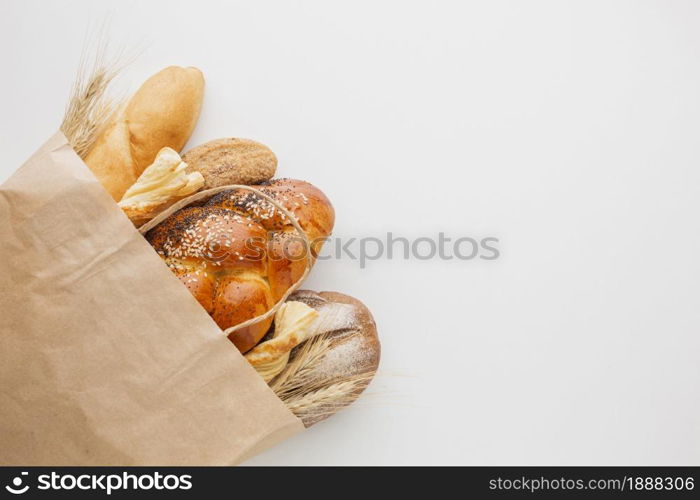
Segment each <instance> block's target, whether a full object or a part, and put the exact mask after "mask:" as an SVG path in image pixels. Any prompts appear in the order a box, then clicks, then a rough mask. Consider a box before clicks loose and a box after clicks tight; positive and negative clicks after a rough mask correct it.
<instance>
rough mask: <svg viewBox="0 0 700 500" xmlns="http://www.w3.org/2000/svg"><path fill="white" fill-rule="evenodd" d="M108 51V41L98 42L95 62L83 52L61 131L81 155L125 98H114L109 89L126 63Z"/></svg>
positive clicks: (85, 151)
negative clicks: (108, 53) (110, 55)
mask: <svg viewBox="0 0 700 500" xmlns="http://www.w3.org/2000/svg"><path fill="white" fill-rule="evenodd" d="M106 54H107V44H106V42H104V41H101V42H99V43H98V44H97V47H96V49H95V54H94V56H93V59H92V61H90V60H89V57H88V56H87V55H86V53H85V52H84V53H83V56H82V57H81V60H80V65H79V68H78V75H77V77H76V79H75V82H74V83H73V88H72V90H71V95H70V99H69V101H68V105H67V106H66V112H65V115H64V117H63V122H62V123H61V132H63V134H64V135H65V136H66V138H67V139H68V142H69V143H70V145H71V146H72V147H73V149H74V150H75V152H76V153H78V155H79V156H80V157H81V158H84V157H85V155H86V154H87V153H88V151H90V147H91V146H92V144H93V143H94V142H95V139H96V138H97V136H98V134H99V133H100V132H101V131H102V129H103V128H104V126H105V125H106V123H107V121H108V120H109V118H110V117H111V116H112V114H113V113H115V112H116V111H117V110H118V109H119V108H120V106H121V105H122V104H123V101H124V99H123V98H122V99H113V98H111V97H110V96H109V95H108V89H109V86H110V84H111V83H112V81H113V80H114V78H115V77H116V76H117V74H118V73H119V71H120V70H121V68H122V67H123V65H124V64H125V63H120V62H119V59H118V58H117V59H109V58H108V57H107V55H106Z"/></svg>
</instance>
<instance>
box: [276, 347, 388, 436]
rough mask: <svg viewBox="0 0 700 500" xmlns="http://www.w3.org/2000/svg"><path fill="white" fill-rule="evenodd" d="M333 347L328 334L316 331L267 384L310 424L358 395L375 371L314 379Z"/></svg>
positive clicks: (290, 408)
mask: <svg viewBox="0 0 700 500" xmlns="http://www.w3.org/2000/svg"><path fill="white" fill-rule="evenodd" d="M331 347H332V340H331V338H330V336H329V335H319V336H316V337H313V338H311V339H309V340H307V341H306V342H305V343H303V344H302V345H301V346H299V347H298V348H297V352H296V353H295V355H294V357H293V359H292V361H290V363H289V364H288V365H287V367H286V368H285V370H284V371H283V372H282V373H281V374H280V375H278V376H277V377H276V378H275V379H273V380H272V381H271V382H270V384H269V385H270V388H271V389H272V390H273V391H274V392H275V394H277V397H279V398H280V399H281V400H282V401H283V402H284V404H285V405H286V406H287V408H289V410H290V411H291V412H292V413H294V414H295V415H296V416H297V417H299V418H301V419H302V421H304V423H305V424H307V425H311V424H312V423H314V422H316V421H318V420H319V419H320V418H322V417H326V416H330V415H332V414H333V413H336V412H337V411H338V410H339V409H341V408H343V407H344V406H347V405H349V404H350V403H352V402H354V401H355V399H357V396H358V394H359V393H360V392H361V391H362V390H363V389H364V388H365V387H367V385H368V384H369V383H370V381H371V380H372V377H374V372H373V371H372V372H367V373H361V374H358V375H354V376H351V377H348V378H338V379H334V380H322V381H318V380H314V378H315V377H314V372H315V370H316V369H317V368H318V366H319V364H320V363H321V361H322V360H323V358H324V357H325V355H326V354H327V353H328V351H329V350H330V349H331Z"/></svg>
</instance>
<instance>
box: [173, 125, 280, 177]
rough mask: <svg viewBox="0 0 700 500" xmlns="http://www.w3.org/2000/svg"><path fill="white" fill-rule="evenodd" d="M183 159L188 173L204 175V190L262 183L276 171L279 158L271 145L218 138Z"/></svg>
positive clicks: (185, 155)
mask: <svg viewBox="0 0 700 500" xmlns="http://www.w3.org/2000/svg"><path fill="white" fill-rule="evenodd" d="M182 159H183V160H184V161H185V163H187V165H188V170H187V171H188V172H199V173H201V174H202V175H203V176H204V181H205V185H204V188H205V189H209V188H214V187H219V186H227V185H230V184H260V183H261V182H264V181H267V180H270V179H272V177H273V176H274V175H275V171H276V170H277V157H276V156H275V154H274V153H273V152H272V151H271V150H270V148H268V147H267V146H265V145H264V144H260V143H259V142H255V141H252V140H250V139H236V138H225V139H215V140H213V141H209V142H206V143H204V144H201V145H199V146H196V147H195V148H192V149H190V150H189V151H187V152H186V153H185V154H184V156H183V157H182Z"/></svg>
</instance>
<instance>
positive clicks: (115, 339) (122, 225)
mask: <svg viewBox="0 0 700 500" xmlns="http://www.w3.org/2000/svg"><path fill="white" fill-rule="evenodd" d="M0 290H1V292H2V293H1V295H0V318H1V319H0V464H2V465H228V464H234V463H238V462H240V461H241V460H243V459H245V458H247V457H250V456H251V455H253V454H255V453H257V452H259V451H261V450H263V449H265V448H267V447H270V446H272V445H274V444H275V443H277V442H279V441H281V440H283V439H285V438H287V437H288V436H290V435H292V434H295V433H296V432H299V431H300V430H302V429H303V425H302V423H301V421H300V420H299V419H297V418H296V417H295V416H294V415H293V414H292V413H291V412H290V411H289V410H287V408H286V407H285V406H284V404H283V403H282V402H281V401H280V400H279V399H278V398H277V397H276V396H275V394H274V393H273V392H272V391H271V390H270V389H269V388H268V387H267V385H266V384H265V383H264V382H263V380H262V379H261V378H260V377H259V376H258V374H257V373H256V372H255V370H254V369H253V368H251V367H250V366H249V364H248V363H247V362H246V361H245V359H244V358H243V356H241V354H240V353H239V352H238V350H237V349H236V348H235V347H234V346H233V345H232V344H231V343H230V342H229V341H228V339H226V337H225V336H224V335H222V332H221V330H220V329H219V328H218V327H217V325H216V324H215V323H214V322H213V321H212V319H211V318H210V317H209V315H208V314H207V313H206V312H205V311H204V309H203V308H201V307H200V306H199V304H198V303H197V302H196V300H195V299H194V298H193V297H192V296H191V295H190V293H189V292H188V291H187V289H186V288H185V287H183V286H182V284H181V283H180V282H179V281H178V280H177V279H176V278H175V277H174V276H173V275H172V274H171V272H170V270H169V269H168V268H167V267H166V266H165V264H164V263H163V262H162V260H161V259H160V257H158V255H156V253H155V252H154V251H153V249H152V248H151V247H150V245H149V244H148V243H147V242H146V241H145V240H144V238H143V237H142V236H141V235H139V233H138V231H137V230H136V229H135V228H134V227H133V225H132V224H131V222H129V220H128V219H127V218H126V217H125V216H124V215H123V214H122V212H121V210H120V209H119V208H118V207H117V205H116V204H115V203H114V201H112V199H111V198H110V197H109V195H108V194H107V193H106V192H105V191H104V190H103V189H102V187H101V186H100V184H99V183H98V182H97V180H96V179H95V178H94V177H93V175H92V173H91V172H90V170H89V169H88V168H87V166H86V165H85V164H84V163H83V162H82V161H81V160H80V158H78V156H77V155H76V154H75V153H74V152H73V150H72V149H71V148H70V146H69V145H68V143H67V141H66V139H65V137H64V136H63V135H62V134H60V133H58V134H56V135H55V136H54V137H52V138H51V139H50V140H49V141H48V142H47V143H46V144H45V145H44V146H43V147H42V148H41V149H40V150H39V151H38V152H37V153H36V154H34V156H33V157H32V158H31V159H30V160H29V161H27V163H26V164H24V165H23V166H22V167H21V168H20V169H19V170H17V171H16V172H15V174H14V175H13V176H12V177H11V178H10V179H9V180H8V181H7V182H6V183H5V184H3V185H2V186H1V187H0Z"/></svg>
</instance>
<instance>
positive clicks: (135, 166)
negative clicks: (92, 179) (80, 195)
mask: <svg viewBox="0 0 700 500" xmlns="http://www.w3.org/2000/svg"><path fill="white" fill-rule="evenodd" d="M203 98H204V78H203V76H202V73H201V71H199V70H198V69H196V68H181V67H178V66H170V67H168V68H165V69H164V70H162V71H160V72H159V73H156V74H155V75H153V76H152V77H150V78H149V79H148V80H146V82H145V83H144V84H143V85H142V86H141V88H140V89H139V90H138V91H137V92H136V93H135V94H134V95H133V96H132V97H131V99H130V100H129V102H128V103H127V105H126V106H125V107H124V108H123V109H121V110H119V111H118V112H117V113H116V114H115V115H114V117H113V118H112V119H111V120H110V122H109V123H108V124H107V125H106V127H105V129H104V131H103V132H102V133H101V135H100V136H99V137H98V138H97V139H96V140H95V143H94V145H93V146H92V148H91V149H90V151H89V152H88V153H87V155H86V157H85V163H86V164H87V165H88V167H90V169H91V170H92V172H93V173H94V174H95V176H96V177H97V179H98V180H99V181H100V182H101V183H102V185H103V186H104V187H105V189H106V190H107V192H109V194H110V195H111V196H112V198H114V200H115V201H119V200H121V198H122V196H123V195H124V193H125V192H126V190H127V189H128V188H129V187H130V186H131V185H132V184H133V183H134V182H135V181H136V179H137V178H138V177H139V176H140V175H141V173H142V172H143V170H144V169H145V168H146V167H148V166H149V165H151V164H152V163H153V161H154V159H155V157H156V154H157V153H158V151H160V150H161V149H162V148H165V147H168V148H172V149H173V150H175V151H177V152H180V151H181V150H182V148H183V147H184V146H185V144H186V143H187V140H188V139H189V137H190V135H191V134H192V130H193V129H194V127H195V124H196V123H197V119H198V118H199V112H200V109H201V107H202V100H203Z"/></svg>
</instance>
